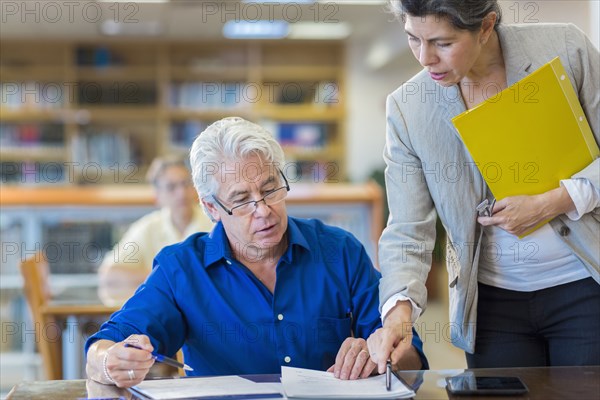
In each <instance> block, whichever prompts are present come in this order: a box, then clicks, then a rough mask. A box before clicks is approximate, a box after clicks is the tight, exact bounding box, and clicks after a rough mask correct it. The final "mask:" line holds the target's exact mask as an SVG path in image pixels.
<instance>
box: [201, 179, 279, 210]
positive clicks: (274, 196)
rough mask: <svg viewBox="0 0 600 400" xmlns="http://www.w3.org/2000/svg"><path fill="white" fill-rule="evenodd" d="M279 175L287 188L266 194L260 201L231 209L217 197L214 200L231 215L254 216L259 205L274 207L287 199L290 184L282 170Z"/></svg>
mask: <svg viewBox="0 0 600 400" xmlns="http://www.w3.org/2000/svg"><path fill="white" fill-rule="evenodd" d="M279 173H280V174H281V176H282V177H283V181H284V182H285V186H282V187H279V188H277V189H274V190H271V191H270V192H268V193H267V194H265V195H264V196H263V197H262V199H260V200H256V201H255V200H250V201H247V202H245V203H241V204H238V205H235V206H233V207H231V209H229V208H227V207H225V206H224V205H223V203H221V202H220V201H219V199H217V197H216V196H212V198H213V200H214V201H215V202H216V203H217V204H218V205H219V206H220V207H221V208H222V209H223V210H225V212H226V213H227V214H229V215H233V216H236V217H245V216H247V215H250V214H252V213H253V212H254V211H256V209H257V208H258V203H260V202H261V201H263V202H264V203H265V205H267V206H274V205H275V204H278V203H281V202H282V201H283V199H285V198H286V197H287V194H288V192H289V191H290V184H289V183H288V181H287V179H286V178H285V175H284V174H283V172H281V170H279Z"/></svg>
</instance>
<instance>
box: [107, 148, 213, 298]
mask: <svg viewBox="0 0 600 400" xmlns="http://www.w3.org/2000/svg"><path fill="white" fill-rule="evenodd" d="M146 178H147V180H148V182H149V183H151V184H152V187H153V188H154V195H155V198H156V204H157V205H158V206H159V207H160V210H156V211H153V212H151V213H150V214H148V215H146V216H144V217H142V218H140V219H139V220H137V221H136V222H134V223H133V224H132V225H131V226H130V227H129V229H128V230H127V232H125V234H124V235H123V238H122V239H121V240H120V241H119V243H117V244H116V245H115V247H114V248H113V249H112V250H111V251H110V252H108V253H107V254H106V255H105V257H104V260H103V262H102V265H101V266H100V268H99V270H98V274H99V291H98V295H99V297H100V299H101V300H102V301H103V302H104V303H105V304H107V305H122V304H123V303H124V302H125V301H126V300H127V299H128V298H130V297H131V295H132V294H133V293H134V292H135V290H136V289H137V288H138V286H139V285H140V284H141V283H142V282H143V281H144V280H145V279H146V277H147V276H148V274H150V271H151V270H152V260H153V259H154V256H155V255H156V254H157V253H158V252H159V251H160V250H161V249H162V248H163V247H165V246H167V245H170V244H174V243H177V242H181V241H182V240H184V239H185V238H187V237H188V236H190V235H191V234H193V233H196V232H206V231H210V230H211V229H212V227H213V223H212V222H211V221H210V219H209V218H208V216H206V214H204V212H202V210H201V209H200V206H199V205H198V197H197V195H196V191H195V190H194V186H193V184H192V178H191V175H190V171H189V169H188V166H187V164H186V161H185V158H183V157H176V156H168V157H159V158H156V159H154V161H153V162H152V164H151V165H150V168H149V169H148V174H147V176H146Z"/></svg>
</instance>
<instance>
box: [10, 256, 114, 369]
mask: <svg viewBox="0 0 600 400" xmlns="http://www.w3.org/2000/svg"><path fill="white" fill-rule="evenodd" d="M21 275H22V276H23V287H24V291H25V298H26V299H27V303H28V304H29V309H30V311H31V316H32V320H33V324H34V327H35V337H36V342H37V345H38V349H39V351H40V354H41V355H42V362H43V369H44V373H45V375H46V379H50V380H54V379H62V364H63V362H62V361H63V360H62V329H63V321H64V320H65V318H66V317H68V316H86V317H88V316H89V317H95V316H103V315H110V314H112V313H113V312H115V311H116V310H118V308H119V307H107V306H104V305H102V304H85V305H79V304H52V302H51V298H50V297H51V292H50V284H49V277H50V267H49V265H48V261H47V260H46V258H45V257H44V255H43V253H37V254H36V255H34V256H33V257H30V258H28V259H26V260H24V261H23V262H22V263H21Z"/></svg>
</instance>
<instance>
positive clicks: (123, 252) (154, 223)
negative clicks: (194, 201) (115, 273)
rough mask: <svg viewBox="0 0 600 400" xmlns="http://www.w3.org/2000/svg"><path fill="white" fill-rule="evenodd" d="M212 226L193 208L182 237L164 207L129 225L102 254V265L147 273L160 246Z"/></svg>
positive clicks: (168, 211)
mask: <svg viewBox="0 0 600 400" xmlns="http://www.w3.org/2000/svg"><path fill="white" fill-rule="evenodd" d="M212 227H213V223H212V222H211V221H210V219H209V218H208V216H206V214H204V212H202V211H201V210H200V208H199V207H194V215H193V216H192V221H191V222H190V224H189V225H188V226H187V227H186V229H185V232H184V233H183V234H180V233H179V231H178V230H177V228H175V225H173V222H172V220H171V212H170V210H169V209H168V208H163V209H161V210H157V211H153V212H151V213H150V214H147V215H145V216H143V217H142V218H140V219H139V220H137V221H135V222H134V223H133V224H131V226H130V227H129V229H128V230H127V232H125V234H124V235H123V238H122V239H121V240H120V241H119V243H117V244H116V245H115V247H113V249H112V250H111V251H110V252H108V253H106V256H105V257H104V262H103V265H105V264H108V263H114V264H116V265H118V266H119V267H126V268H131V269H132V270H133V269H136V270H143V271H147V272H148V273H150V271H151V270H152V261H153V260H154V256H156V254H157V253H158V252H159V251H160V250H161V249H162V248H163V247H165V246H168V245H170V244H175V243H178V242H181V241H182V240H184V239H185V238H187V237H188V236H190V235H191V234H193V233H196V232H208V231H210V230H211V229H212Z"/></svg>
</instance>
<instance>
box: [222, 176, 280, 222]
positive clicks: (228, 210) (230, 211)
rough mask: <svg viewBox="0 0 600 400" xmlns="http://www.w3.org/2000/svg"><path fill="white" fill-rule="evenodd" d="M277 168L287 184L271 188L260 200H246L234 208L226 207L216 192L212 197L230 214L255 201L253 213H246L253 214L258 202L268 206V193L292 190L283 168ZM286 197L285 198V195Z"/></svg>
mask: <svg viewBox="0 0 600 400" xmlns="http://www.w3.org/2000/svg"><path fill="white" fill-rule="evenodd" d="M277 170H278V171H279V174H281V176H282V177H283V181H284V182H285V185H284V186H280V187H278V188H277V189H273V190H271V191H270V192H269V193H267V194H265V195H264V196H263V197H262V198H261V199H260V200H250V201H246V202H244V203H242V204H238V205H237V206H235V207H232V208H227V207H225V205H224V204H223V203H221V202H220V201H219V199H217V197H216V196H215V195H214V194H213V195H211V197H212V198H213V200H214V201H215V202H216V203H217V204H218V205H219V207H221V208H222V209H223V210H225V212H226V213H227V214H228V215H233V210H235V209H236V208H240V207H244V206H246V205H248V204H251V203H254V211H252V212H251V213H249V214H246V215H250V214H252V213H254V212H255V211H256V209H257V208H258V203H260V202H264V203H265V205H266V206H268V204H267V202H266V201H265V198H266V197H267V196H268V195H270V194H273V193H275V192H277V191H278V190H282V189H286V193H287V192H289V191H290V184H289V182H288V180H287V178H286V177H285V175H284V174H283V171H282V170H281V169H279V168H277ZM284 198H285V197H284Z"/></svg>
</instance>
